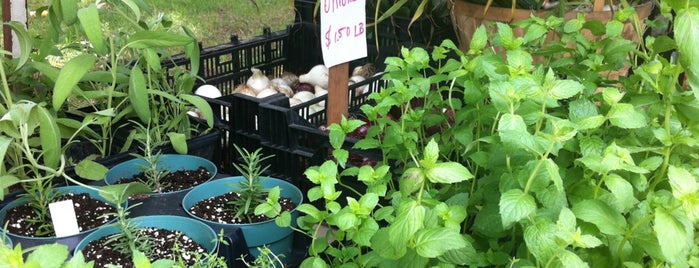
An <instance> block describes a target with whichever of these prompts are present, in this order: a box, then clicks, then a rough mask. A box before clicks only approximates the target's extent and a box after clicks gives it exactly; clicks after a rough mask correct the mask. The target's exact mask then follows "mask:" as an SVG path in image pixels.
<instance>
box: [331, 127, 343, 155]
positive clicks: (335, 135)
mask: <svg viewBox="0 0 699 268" xmlns="http://www.w3.org/2000/svg"><path fill="white" fill-rule="evenodd" d="M328 131H329V132H330V134H329V139H330V145H332V147H333V148H334V149H339V148H342V144H343V143H344V142H345V132H344V130H343V129H342V127H341V126H340V125H338V124H331V125H330V126H328Z"/></svg>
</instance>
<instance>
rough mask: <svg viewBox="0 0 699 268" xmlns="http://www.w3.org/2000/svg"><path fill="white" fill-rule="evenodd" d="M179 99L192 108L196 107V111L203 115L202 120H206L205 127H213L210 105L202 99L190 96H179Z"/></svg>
mask: <svg viewBox="0 0 699 268" xmlns="http://www.w3.org/2000/svg"><path fill="white" fill-rule="evenodd" d="M180 98H182V99H183V100H185V101H187V102H189V103H190V104H192V105H194V107H196V108H197V110H199V112H200V113H201V114H202V115H204V120H206V125H207V126H209V127H213V126H214V112H213V110H211V105H209V103H208V102H206V100H204V99H203V98H202V97H199V96H196V95H190V94H181V95H180Z"/></svg>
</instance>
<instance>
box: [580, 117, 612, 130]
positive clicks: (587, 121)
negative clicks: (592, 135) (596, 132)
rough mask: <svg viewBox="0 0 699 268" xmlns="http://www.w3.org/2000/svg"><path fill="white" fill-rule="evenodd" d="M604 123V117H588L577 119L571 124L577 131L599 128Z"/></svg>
mask: <svg viewBox="0 0 699 268" xmlns="http://www.w3.org/2000/svg"><path fill="white" fill-rule="evenodd" d="M604 121H606V119H605V118H604V116H601V115H595V116H590V117H584V118H579V119H577V120H574V121H573V122H574V123H575V124H576V125H577V127H578V129H579V130H588V129H594V128H598V127H600V126H601V125H602V124H604Z"/></svg>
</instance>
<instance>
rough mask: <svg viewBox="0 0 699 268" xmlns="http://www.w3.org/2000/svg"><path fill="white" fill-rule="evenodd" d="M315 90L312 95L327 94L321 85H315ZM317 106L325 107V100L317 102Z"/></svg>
mask: <svg viewBox="0 0 699 268" xmlns="http://www.w3.org/2000/svg"><path fill="white" fill-rule="evenodd" d="M315 91H316V93H315V94H314V95H315V97H316V98H317V97H320V96H323V95H328V91H327V90H326V89H324V88H322V87H319V86H316V90H315ZM318 106H320V107H323V109H325V101H320V102H318Z"/></svg>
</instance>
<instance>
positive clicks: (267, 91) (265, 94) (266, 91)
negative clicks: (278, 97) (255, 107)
mask: <svg viewBox="0 0 699 268" xmlns="http://www.w3.org/2000/svg"><path fill="white" fill-rule="evenodd" d="M277 93H279V92H277V91H276V90H274V89H273V88H266V89H264V90H262V91H260V93H257V98H258V99H262V98H266V97H269V96H272V95H274V94H277Z"/></svg>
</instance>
